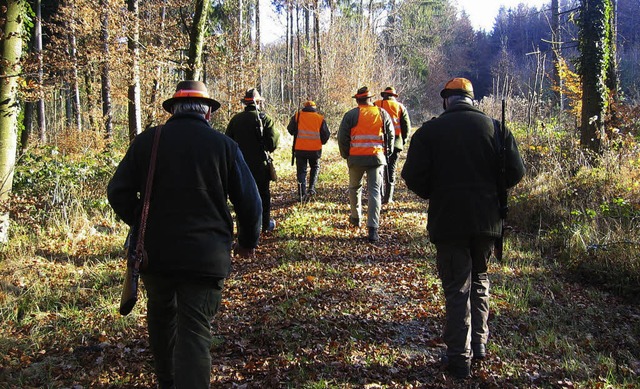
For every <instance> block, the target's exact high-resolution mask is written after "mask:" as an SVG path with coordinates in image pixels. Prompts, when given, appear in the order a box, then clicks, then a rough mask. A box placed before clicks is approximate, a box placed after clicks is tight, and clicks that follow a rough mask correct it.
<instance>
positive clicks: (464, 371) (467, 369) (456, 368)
mask: <svg viewBox="0 0 640 389" xmlns="http://www.w3.org/2000/svg"><path fill="white" fill-rule="evenodd" d="M452 360H453V362H452ZM440 363H441V364H442V365H443V366H444V368H445V370H446V371H447V372H448V373H449V375H451V376H452V377H453V378H457V379H465V378H469V377H471V362H470V361H467V360H465V359H464V358H457V357H454V358H449V356H448V355H446V354H443V355H441V356H440Z"/></svg>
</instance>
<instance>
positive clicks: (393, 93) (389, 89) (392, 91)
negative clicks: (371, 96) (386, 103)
mask: <svg viewBox="0 0 640 389" xmlns="http://www.w3.org/2000/svg"><path fill="white" fill-rule="evenodd" d="M380 96H382V97H384V96H393V97H398V94H397V93H396V89H395V88H394V87H392V86H388V87H386V88H385V90H383V91H382V92H380Z"/></svg>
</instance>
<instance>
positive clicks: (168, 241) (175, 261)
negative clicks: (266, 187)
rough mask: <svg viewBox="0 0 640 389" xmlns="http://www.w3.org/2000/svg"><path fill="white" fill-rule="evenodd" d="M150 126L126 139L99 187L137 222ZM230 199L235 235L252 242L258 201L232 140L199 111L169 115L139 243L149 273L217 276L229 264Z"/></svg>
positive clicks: (124, 216) (120, 212)
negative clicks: (105, 183)
mask: <svg viewBox="0 0 640 389" xmlns="http://www.w3.org/2000/svg"><path fill="white" fill-rule="evenodd" d="M156 131H157V127H153V128H150V129H148V130H146V131H144V132H143V133H141V134H140V135H138V136H137V137H136V138H135V139H134V141H133V142H132V143H131V145H130V146H129V149H128V150H127V153H126V155H125V156H124V158H123V160H122V161H121V162H120V164H119V166H118V168H117V170H116V172H115V174H114V176H113V177H112V179H111V181H110V182H109V186H108V188H107V194H108V198H109V202H110V204H111V206H112V207H113V210H114V211H115V213H116V214H117V215H118V216H119V217H120V218H122V220H123V221H124V222H125V223H127V224H128V225H130V226H133V225H136V224H137V223H139V218H140V211H141V208H142V200H141V199H143V198H144V193H143V192H144V189H143V188H144V186H145V183H146V179H147V172H148V169H149V161H150V157H151V146H152V143H153V137H154V134H155V132H156ZM228 199H229V200H231V202H232V203H233V205H234V209H235V213H236V216H237V221H238V242H239V244H240V245H241V246H243V247H246V248H253V247H256V246H257V245H258V239H259V236H260V227H261V225H262V223H261V212H262V203H261V200H260V196H259V195H258V190H257V188H256V184H255V181H254V179H253V177H252V175H251V172H250V171H249V169H248V167H247V164H246V163H245V161H244V159H243V156H242V153H241V152H240V150H239V148H238V145H237V144H236V143H235V142H234V141H232V140H231V139H229V138H228V137H226V136H225V135H224V134H222V133H220V132H218V131H215V130H214V129H213V128H211V126H210V125H209V123H208V122H207V121H206V120H205V119H204V117H203V116H202V115H198V114H190V113H182V114H176V115H174V116H172V117H171V118H170V119H169V120H168V121H167V123H166V124H165V125H164V126H163V127H162V132H161V135H160V145H159V149H158V158H157V164H156V172H155V175H154V181H153V187H152V191H151V202H150V209H149V217H148V221H147V230H146V235H145V248H146V250H147V253H148V256H149V268H148V270H147V271H148V272H149V273H164V274H171V275H177V274H180V275H186V276H202V277H213V278H224V277H226V276H227V275H228V274H229V271H230V265H231V259H230V258H231V255H230V252H231V245H232V243H233V237H234V229H233V218H232V216H231V213H230V210H229V207H228V205H227V200H228Z"/></svg>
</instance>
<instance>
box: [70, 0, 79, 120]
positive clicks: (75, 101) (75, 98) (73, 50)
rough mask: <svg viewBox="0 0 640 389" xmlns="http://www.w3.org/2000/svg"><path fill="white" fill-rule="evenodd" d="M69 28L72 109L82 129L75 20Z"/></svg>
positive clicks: (73, 16)
mask: <svg viewBox="0 0 640 389" xmlns="http://www.w3.org/2000/svg"><path fill="white" fill-rule="evenodd" d="M71 17H72V18H73V19H75V17H76V13H75V8H72V14H71ZM68 26H70V28H69V57H70V59H71V63H72V65H73V66H72V68H71V69H72V74H71V89H72V92H71V93H72V94H71V98H72V100H71V109H72V113H73V119H74V120H73V122H74V124H75V127H76V130H77V131H82V111H81V110H80V80H79V76H78V45H77V39H76V29H75V27H74V26H75V22H73V21H72V22H71V23H69V24H68Z"/></svg>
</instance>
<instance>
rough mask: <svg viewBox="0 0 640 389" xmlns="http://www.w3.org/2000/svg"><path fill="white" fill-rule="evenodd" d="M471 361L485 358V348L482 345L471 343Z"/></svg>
mask: <svg viewBox="0 0 640 389" xmlns="http://www.w3.org/2000/svg"><path fill="white" fill-rule="evenodd" d="M471 351H473V359H477V360H483V359H485V358H486V357H487V346H486V345H485V344H482V343H471Z"/></svg>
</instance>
